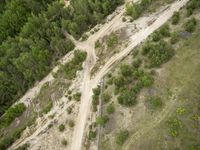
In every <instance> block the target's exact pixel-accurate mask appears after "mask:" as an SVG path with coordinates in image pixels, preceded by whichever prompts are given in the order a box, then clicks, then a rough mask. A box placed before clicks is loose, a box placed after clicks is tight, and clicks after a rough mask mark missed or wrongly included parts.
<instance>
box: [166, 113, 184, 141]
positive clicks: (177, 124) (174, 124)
mask: <svg viewBox="0 0 200 150" xmlns="http://www.w3.org/2000/svg"><path fill="white" fill-rule="evenodd" d="M167 125H168V130H169V134H170V135H171V136H172V137H177V136H178V135H179V134H180V130H181V128H182V122H181V121H180V120H178V119H177V118H176V117H172V118H170V119H169V120H168V121H167Z"/></svg>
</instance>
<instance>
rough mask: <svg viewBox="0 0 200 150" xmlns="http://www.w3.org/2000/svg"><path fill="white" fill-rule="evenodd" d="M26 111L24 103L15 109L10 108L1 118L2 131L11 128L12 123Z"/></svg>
mask: <svg viewBox="0 0 200 150" xmlns="http://www.w3.org/2000/svg"><path fill="white" fill-rule="evenodd" d="M25 110H26V106H25V105H24V104H23V103H19V104H17V105H15V106H13V107H10V108H9V109H8V110H7V111H6V113H5V114H4V115H3V116H2V117H1V118H0V129H2V128H3V127H7V126H9V125H10V123H12V121H13V120H14V119H15V118H17V117H19V116H21V114H22V113H23V112H24V111H25Z"/></svg>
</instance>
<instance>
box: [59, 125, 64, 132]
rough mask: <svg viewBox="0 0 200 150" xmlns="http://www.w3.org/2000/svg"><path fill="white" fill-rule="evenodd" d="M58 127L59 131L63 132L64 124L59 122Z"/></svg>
mask: <svg viewBox="0 0 200 150" xmlns="http://www.w3.org/2000/svg"><path fill="white" fill-rule="evenodd" d="M58 129H59V131H60V132H63V131H64V130H65V125H64V124H60V125H59V126H58Z"/></svg>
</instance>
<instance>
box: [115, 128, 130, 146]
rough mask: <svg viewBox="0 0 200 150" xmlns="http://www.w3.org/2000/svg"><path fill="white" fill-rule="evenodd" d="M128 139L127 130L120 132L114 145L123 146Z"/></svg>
mask: <svg viewBox="0 0 200 150" xmlns="http://www.w3.org/2000/svg"><path fill="white" fill-rule="evenodd" d="M128 137H129V132H128V130H123V131H120V132H119V133H118V134H117V136H116V143H117V144H118V145H123V144H124V142H125V141H126V140H127V139H128Z"/></svg>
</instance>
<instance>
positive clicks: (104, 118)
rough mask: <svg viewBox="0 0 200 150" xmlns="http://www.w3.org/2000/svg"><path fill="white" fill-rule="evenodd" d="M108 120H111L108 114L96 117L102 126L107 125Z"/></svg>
mask: <svg viewBox="0 0 200 150" xmlns="http://www.w3.org/2000/svg"><path fill="white" fill-rule="evenodd" d="M108 120H109V118H108V116H99V117H97V119H96V123H97V124H99V125H100V126H105V124H106V123H107V122H108Z"/></svg>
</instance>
